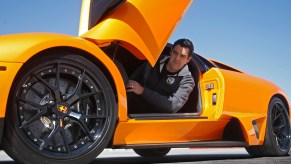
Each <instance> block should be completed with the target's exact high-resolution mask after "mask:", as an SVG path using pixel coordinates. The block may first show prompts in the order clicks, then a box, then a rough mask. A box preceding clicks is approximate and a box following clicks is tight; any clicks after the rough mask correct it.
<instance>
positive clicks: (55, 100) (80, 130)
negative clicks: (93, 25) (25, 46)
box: [3, 52, 117, 164]
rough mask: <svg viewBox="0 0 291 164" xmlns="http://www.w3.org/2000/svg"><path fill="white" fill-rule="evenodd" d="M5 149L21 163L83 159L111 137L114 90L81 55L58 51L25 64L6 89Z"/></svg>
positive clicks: (100, 147)
mask: <svg viewBox="0 0 291 164" xmlns="http://www.w3.org/2000/svg"><path fill="white" fill-rule="evenodd" d="M7 106H8V109H7V115H6V120H5V132H4V135H5V136H4V141H3V144H4V150H5V151H6V152H7V154H8V155H9V156H11V157H12V158H13V159H14V160H16V161H17V162H21V163H76V164H81V163H88V162H90V161H92V160H93V159H94V158H96V156H97V155H98V154H99V153H101V152H102V151H103V149H104V148H105V147H106V146H107V145H108V143H109V141H110V140H111V137H112V134H113V131H114V127H115V122H116V114H117V111H116V101H115V98H114V92H113V90H112V88H111V86H110V84H109V82H108V80H107V79H106V76H105V75H104V74H103V73H102V71H101V70H100V69H99V68H98V67H97V66H96V65H94V64H93V63H92V62H90V61H89V60H87V59H86V58H84V57H82V56H80V55H77V54H72V53H66V52H62V53H60V52H58V53H54V54H49V56H48V55H44V56H42V57H39V58H37V59H34V60H32V61H30V62H28V63H26V64H25V65H24V66H23V68H22V69H21V71H20V73H19V74H18V75H17V78H16V80H15V81H14V84H13V88H12V90H11V92H10V96H9V102H8V104H7Z"/></svg>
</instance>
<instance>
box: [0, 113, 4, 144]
mask: <svg viewBox="0 0 291 164" xmlns="http://www.w3.org/2000/svg"><path fill="white" fill-rule="evenodd" d="M3 129H4V118H0V145H1V141H2V136H3ZM0 150H2V149H1V146H0Z"/></svg>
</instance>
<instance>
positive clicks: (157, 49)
mask: <svg viewBox="0 0 291 164" xmlns="http://www.w3.org/2000/svg"><path fill="white" fill-rule="evenodd" d="M102 1H104V2H105V1H106V2H107V3H104V4H102V3H101V2H102ZM97 2H98V3H99V4H102V5H103V6H105V7H104V8H103V9H102V11H98V12H97V11H94V10H93V9H94V6H95V7H96V5H98V3H97ZM192 2H193V0H158V1H157V0H127V1H124V0H83V4H82V10H81V17H80V28H79V36H80V37H82V38H85V39H88V40H90V41H92V42H94V43H95V44H97V45H98V46H100V47H102V46H106V45H109V44H111V43H117V44H119V45H120V46H122V47H124V48H126V49H127V50H129V51H130V52H132V53H133V54H134V55H135V56H136V57H137V58H139V59H141V60H145V59H146V60H148V61H149V62H150V63H151V64H152V65H154V64H155V62H156V61H157V59H158V57H159V56H160V54H161V52H162V50H163V48H164V47H165V45H166V43H167V42H168V40H169V38H170V36H171V34H172V33H173V31H174V29H175V28H176V26H177V25H178V24H179V22H180V21H181V19H182V17H183V16H184V14H185V13H186V11H187V9H188V8H189V7H190V5H191V3H192ZM96 8H98V7H96ZM99 8H100V7H99ZM96 13H97V14H96ZM98 13H99V14H98ZM94 15H95V16H94ZM92 17H93V18H92ZM94 23H95V24H94Z"/></svg>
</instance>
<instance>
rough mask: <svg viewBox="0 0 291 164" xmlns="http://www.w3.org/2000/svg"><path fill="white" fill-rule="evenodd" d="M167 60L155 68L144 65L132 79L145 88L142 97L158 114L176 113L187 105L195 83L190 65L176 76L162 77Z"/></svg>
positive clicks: (164, 59) (166, 58)
mask: <svg viewBox="0 0 291 164" xmlns="http://www.w3.org/2000/svg"><path fill="white" fill-rule="evenodd" d="M167 60H169V57H168V56H167V57H164V58H162V59H161V60H159V61H158V63H157V64H156V65H155V67H154V68H152V67H151V66H150V64H149V63H145V64H143V65H142V66H141V67H140V68H139V69H137V70H136V71H135V72H134V73H133V75H132V76H131V79H133V80H136V81H138V82H139V83H140V84H141V85H142V86H143V87H144V92H143V93H142V95H141V97H142V98H143V99H144V100H146V101H147V102H148V103H149V104H151V105H152V106H153V107H152V108H155V110H156V112H160V113H175V112H177V111H178V110H179V109H180V108H181V107H182V106H183V105H184V104H185V102H186V101H187V99H188V96H189V94H190V92H191V91H192V90H193V88H194V85H195V83H194V79H193V77H192V75H191V72H190V71H189V69H188V65H185V66H184V67H183V69H182V70H181V71H179V72H178V73H177V74H175V75H167V76H164V77H163V76H161V71H162V69H163V67H164V66H165V63H166V62H167Z"/></svg>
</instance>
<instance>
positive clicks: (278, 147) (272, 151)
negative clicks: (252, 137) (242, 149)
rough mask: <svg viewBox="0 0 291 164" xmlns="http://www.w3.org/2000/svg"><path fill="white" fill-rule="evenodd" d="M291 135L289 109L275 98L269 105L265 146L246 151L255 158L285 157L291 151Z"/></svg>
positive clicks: (249, 148)
mask: <svg viewBox="0 0 291 164" xmlns="http://www.w3.org/2000/svg"><path fill="white" fill-rule="evenodd" d="M290 135H291V132H290V120H289V115H288V113H287V108H286V106H285V104H284V103H283V102H282V100H281V99H279V98H277V97H275V98H273V99H272V100H271V102H270V104H269V110H268V118H267V129H266V135H265V142H264V145H262V146H249V147H246V150H247V152H248V153H249V154H250V155H251V156H253V157H262V156H285V155H287V154H288V152H289V150H290V143H291V137H290Z"/></svg>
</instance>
